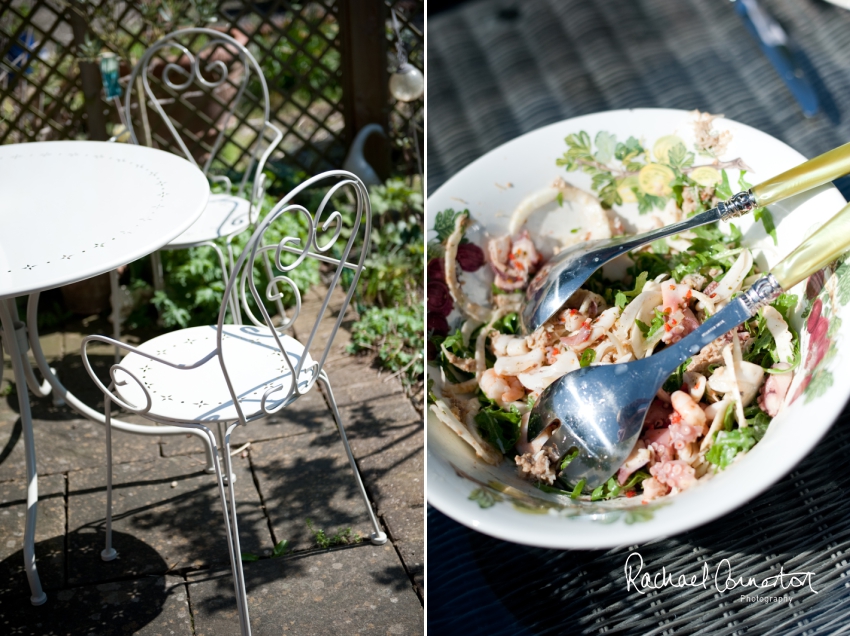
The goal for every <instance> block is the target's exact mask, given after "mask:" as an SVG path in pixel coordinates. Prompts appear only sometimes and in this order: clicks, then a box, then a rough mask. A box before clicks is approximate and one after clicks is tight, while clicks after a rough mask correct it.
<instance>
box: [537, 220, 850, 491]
mask: <svg viewBox="0 0 850 636" xmlns="http://www.w3.org/2000/svg"><path fill="white" fill-rule="evenodd" d="M848 248H850V205H847V206H846V207H845V208H844V209H842V210H841V212H839V213H838V214H837V215H835V216H834V217H833V218H831V219H830V220H829V221H827V222H826V223H824V224H823V225H822V226H821V227H820V228H819V229H818V230H817V231H816V232H815V233H814V234H812V235H811V236H810V237H809V238H808V239H806V240H805V241H804V242H803V243H802V244H801V245H800V246H799V247H797V249H795V250H794V251H793V252H791V253H790V254H789V255H788V256H786V257H785V258H784V259H782V261H781V262H780V263H779V264H777V265H776V266H775V267H774V268H773V269H772V270H771V272H770V273H769V274H767V275H765V276H763V277H761V278H759V279H758V280H757V281H756V282H755V283H753V285H752V286H751V287H750V288H749V289H748V290H747V291H745V292H743V293H742V294H741V295H740V296H738V297H737V298H735V299H734V300H732V302H730V303H729V304H728V305H727V306H726V307H724V308H723V309H721V310H720V311H718V312H717V313H716V314H715V315H714V316H712V317H711V318H709V319H708V320H707V321H706V322H704V323H703V324H702V325H701V326H700V327H698V328H697V329H696V330H695V331H693V332H691V333H690V334H688V335H687V336H685V337H684V338H682V340H680V341H679V342H677V343H676V344H674V345H669V346H667V347H665V348H664V349H662V350H661V351H659V352H658V353H655V354H653V355H652V356H650V357H648V358H643V359H641V360H634V361H631V362H624V363H621V364H608V365H598V366H588V367H583V368H581V369H577V370H575V371H572V372H570V373H567V374H566V375H564V376H562V377H560V378H558V379H557V380H556V381H555V382H553V383H552V384H551V385H549V386H548V387H547V388H546V389H545V390H544V391H543V392H542V393H541V395H540V398H539V399H538V400H537V402H536V404H535V405H534V408H533V409H532V411H531V415H530V417H529V422H528V439H529V440H532V439H534V438H535V437H537V435H538V434H539V433H540V432H542V431H543V430H544V429H545V428H547V427H555V426H556V427H557V428H555V430H554V431H553V432H552V434H551V436H550V438H549V441H548V442H547V446H551V447H553V448H554V449H555V450H556V452H557V455H558V457H559V460H558V461H559V462H560V461H561V460H562V459H563V458H564V456H565V455H566V454H567V453H570V454H571V455H572V454H575V453H576V452H577V455H576V456H575V458H574V459H572V460H571V461H570V462H569V464H568V465H567V466H566V468H565V469H564V470H563V472H562V473H561V475H562V476H563V477H564V478H565V479H566V480H567V481H568V482H571V483H576V482H578V481H580V480H582V479H585V480H586V486H588V487H590V488H595V487H597V486H600V485H601V484H603V483H604V482H605V481H607V480H608V479H609V478H610V477H611V476H612V475H613V474H614V473H615V472H616V471H617V469H619V467H620V466H622V464H623V463H624V462H625V461H626V459H627V458H628V456H629V454H630V453H631V452H632V449H633V448H634V446H635V444H636V443H637V440H638V437H639V436H640V434H641V431H642V430H643V421H644V418H645V417H646V413H647V410H648V409H649V406H650V404H651V403H652V400H653V399H654V398H655V396H656V394H657V393H658V390H659V389H660V388H661V387H662V385H663V384H664V382H665V380H667V378H668V377H670V375H671V374H672V373H673V372H674V371H675V370H676V368H677V367H679V366H680V365H681V364H682V363H683V362H685V360H687V359H688V358H689V357H690V356H692V355H696V354H697V353H699V351H700V350H701V349H702V348H703V347H704V346H706V345H707V344H709V343H710V342H712V341H713V340H715V339H716V338H718V337H719V336H722V335H723V334H725V333H727V332H729V331H731V330H732V329H735V328H736V327H737V326H738V325H740V324H742V323H743V322H745V321H747V320H749V319H751V318H752V317H753V316H755V315H756V313H757V312H758V310H759V309H761V308H762V307H764V306H765V305H768V304H769V303H771V302H773V301H774V300H775V299H776V298H777V297H778V296H779V294H780V293H782V291H783V290H787V289H790V288H791V287H793V286H794V285H796V284H797V283H799V282H800V281H802V280H805V279H806V278H808V277H809V276H811V275H812V274H814V273H815V272H817V271H819V270H820V269H822V268H823V267H825V266H826V265H828V264H829V263H831V262H832V261H834V260H835V259H836V258H837V257H838V256H840V255H841V254H842V253H843V252H845V251H846V250H847V249H848ZM576 449H577V450H576Z"/></svg>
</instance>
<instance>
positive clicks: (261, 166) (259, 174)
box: [248, 121, 283, 225]
mask: <svg viewBox="0 0 850 636" xmlns="http://www.w3.org/2000/svg"><path fill="white" fill-rule="evenodd" d="M267 130H268V131H270V132H271V133H273V134H274V139H272V141H271V143H269V145H268V146H267V147H266V149H265V151H263V154H262V155H261V156H260V160H259V161H258V162H257V171H256V172H255V173H254V174H255V175H256V176H255V177H254V186H253V188H252V189H251V201H250V202H251V208H250V210H249V212H248V219H249V221H250V222H251V225H253V224H254V223H255V221H256V220H257V219H256V218H255V214H259V210H260V208H262V205H263V195H264V194H265V181H266V176H265V174H263V170H265V168H266V162H267V161H268V159H269V157H270V156H271V154H272V153H273V152H274V150H275V148H277V147H278V145H280V142H281V141H282V140H283V132H281V130H280V128H278V127H277V126H275V125H274V124H273V123H271V122H268V121H267V122H265V123H264V124H263V131H262V133H260V134H261V136H262V135H265V133H266V131H267Z"/></svg>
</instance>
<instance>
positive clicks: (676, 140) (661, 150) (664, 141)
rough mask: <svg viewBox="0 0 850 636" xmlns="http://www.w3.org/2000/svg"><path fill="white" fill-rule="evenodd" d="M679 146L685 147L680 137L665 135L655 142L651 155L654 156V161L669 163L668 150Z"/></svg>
mask: <svg viewBox="0 0 850 636" xmlns="http://www.w3.org/2000/svg"><path fill="white" fill-rule="evenodd" d="M679 144H682V145H683V146H684V145H685V142H684V141H683V140H682V138H681V137H678V136H677V135H666V136H664V137H662V138H661V139H659V140H658V141H656V142H655V145H654V146H653V147H652V154H653V155H655V159H656V160H658V161H662V162H664V163H668V162H669V161H670V149H671V148H673V147H674V146H677V145H679Z"/></svg>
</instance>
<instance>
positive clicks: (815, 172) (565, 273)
mask: <svg viewBox="0 0 850 636" xmlns="http://www.w3.org/2000/svg"><path fill="white" fill-rule="evenodd" d="M848 173H850V143H847V144H844V145H843V146H839V147H838V148H835V149H833V150H830V151H829V152H826V153H824V154H822V155H820V156H818V157H815V158H814V159H809V160H808V161H806V162H804V163H801V164H800V165H799V166H796V167H794V168H791V169H790V170H787V171H786V172H783V173H782V174H779V175H777V176H775V177H773V178H771V179H768V180H767V181H764V182H762V183H760V184H758V185H756V186H753V187H752V188H750V189H749V190H747V191H746V192H739V193H738V194H736V195H734V196H732V197H731V198H730V199H729V200H728V201H723V202H721V203H719V204H718V205H717V207H714V208H712V209H710V210H707V211H705V212H700V213H699V214H695V215H694V216H692V217H690V218H689V219H685V220H684V221H680V222H679V223H673V224H672V225H667V226H665V227H662V228H659V229H657V230H653V231H651V232H646V233H644V234H639V235H637V236H621V237H616V238H611V239H600V240H595V241H586V242H584V243H580V244H577V245H574V246H571V247H568V248H566V249H564V250H562V251H561V252H559V253H558V254H557V255H555V256H554V257H552V258H551V259H550V260H549V262H547V263H546V264H545V265H544V266H543V267H542V268H541V269H540V271H539V272H537V275H536V276H535V277H534V279H533V280H532V281H531V283H530V284H529V286H528V289H527V290H526V297H525V304H524V305H523V308H522V311H521V312H520V315H519V326H520V331H521V332H522V333H523V334H525V335H528V334H530V333H532V332H534V331H536V330H537V329H538V328H539V327H540V326H542V325H543V324H544V323H545V322H546V321H547V320H549V319H550V318H551V317H552V316H554V315H555V314H556V313H557V312H558V310H559V309H561V307H563V306H564V303H566V302H567V300H569V298H570V296H572V295H573V294H574V293H575V292H577V291H578V290H579V288H580V287H581V286H582V285H584V284H585V282H586V281H587V279H588V278H590V277H591V276H592V275H593V273H594V272H595V271H596V270H597V269H599V268H600V267H602V266H603V265H605V263H607V262H609V261H612V260H614V259H615V258H617V257H618V256H622V255H623V254H626V253H628V252H630V251H632V250H635V249H637V248H639V247H642V246H644V245H647V244H649V243H652V242H653V241H657V240H659V239H662V238H665V237H668V236H673V235H676V234H680V233H682V232H685V231H687V230H691V229H693V228H695V227H699V226H701V225H708V224H709V223H714V222H715V221H726V220H729V219H733V218H736V217H739V216H743V215H744V214H747V213H748V212H750V211H751V210H754V209H756V208H763V207H766V206H768V205H771V204H773V203H777V202H779V201H782V200H784V199H787V198H788V197H791V196H794V195H795V194H800V193H802V192H807V191H809V190H811V189H813V188H816V187H818V186H820V185H823V184H824V183H828V182H829V181H832V180H834V179H837V178H839V177H842V176H844V175H846V174H848Z"/></svg>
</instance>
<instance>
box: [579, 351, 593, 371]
mask: <svg viewBox="0 0 850 636" xmlns="http://www.w3.org/2000/svg"><path fill="white" fill-rule="evenodd" d="M594 360H596V351H594V350H593V349H585V350H584V351H582V353H581V358H579V361H578V363H579V364H580V365H581V366H582V367H589V366H590V365H591V364H593V361H594Z"/></svg>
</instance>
